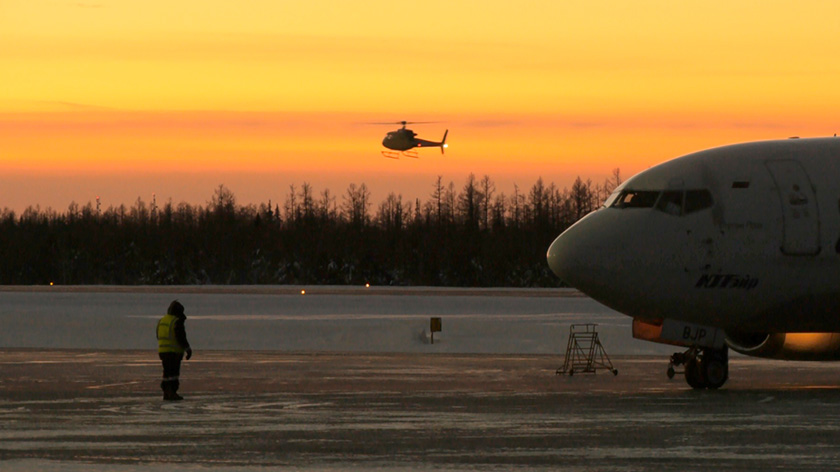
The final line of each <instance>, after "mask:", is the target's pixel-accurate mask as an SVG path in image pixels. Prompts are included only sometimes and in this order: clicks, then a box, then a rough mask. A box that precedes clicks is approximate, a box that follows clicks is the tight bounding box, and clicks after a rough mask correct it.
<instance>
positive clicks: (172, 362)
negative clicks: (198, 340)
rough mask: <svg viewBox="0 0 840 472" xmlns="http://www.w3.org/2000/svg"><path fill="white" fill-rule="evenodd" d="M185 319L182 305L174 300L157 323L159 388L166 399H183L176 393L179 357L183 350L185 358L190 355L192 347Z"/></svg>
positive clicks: (179, 372)
mask: <svg viewBox="0 0 840 472" xmlns="http://www.w3.org/2000/svg"><path fill="white" fill-rule="evenodd" d="M186 319H187V315H185V314H184V305H181V303H180V302H179V301H178V300H175V301H173V302H172V303H170V304H169V309H167V310H166V316H164V317H163V318H161V319H160V321H158V325H157V340H158V355H159V356H160V361H161V362H162V363H163V381H161V383H160V388H161V389H162V390H163V399H164V400H167V401H171V400H183V399H184V397H182V396H180V395H178V387H179V386H180V382H179V379H178V377H179V376H180V375H181V359H183V357H184V353H185V352H186V353H187V360H189V359H190V357H192V349H191V348H190V343H189V342H188V341H187V330H186V328H185V327H184V321H186Z"/></svg>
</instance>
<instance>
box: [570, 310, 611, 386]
mask: <svg viewBox="0 0 840 472" xmlns="http://www.w3.org/2000/svg"><path fill="white" fill-rule="evenodd" d="M596 326H598V325H597V324H595V323H587V324H573V325H571V326H570V327H569V342H568V344H567V345H566V357H565V359H564V362H563V367H561V368H559V369H557V372H556V373H557V375H565V374H568V375H569V376H572V375H574V374H594V373H595V372H596V371H597V370H599V369H601V370H608V371H610V372H612V373H613V375H618V369H616V368H614V367H613V365H612V362H611V361H610V357H609V356H608V355H607V351H605V350H604V346H603V345H602V344H601V340H600V339H598V332H597V331H596V330H595V327H596Z"/></svg>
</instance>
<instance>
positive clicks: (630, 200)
mask: <svg viewBox="0 0 840 472" xmlns="http://www.w3.org/2000/svg"><path fill="white" fill-rule="evenodd" d="M658 196H659V192H657V191H650V190H623V191H622V192H621V193H620V194H619V195H618V198H617V199H616V200H615V201H614V202H613V204H612V207H613V208H653V204H654V203H656V198H657V197H658Z"/></svg>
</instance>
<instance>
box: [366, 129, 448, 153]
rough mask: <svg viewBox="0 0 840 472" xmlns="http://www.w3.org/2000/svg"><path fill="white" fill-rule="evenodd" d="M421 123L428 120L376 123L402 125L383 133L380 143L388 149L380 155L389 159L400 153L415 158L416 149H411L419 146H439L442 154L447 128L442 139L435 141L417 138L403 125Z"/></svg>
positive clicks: (445, 145)
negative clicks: (383, 136)
mask: <svg viewBox="0 0 840 472" xmlns="http://www.w3.org/2000/svg"><path fill="white" fill-rule="evenodd" d="M422 123H430V122H428V121H398V122H396V123H376V124H381V125H385V124H387V125H392V124H393V125H402V128H400V129H398V130H395V131H389V132H388V134H386V135H385V139H383V140H382V145H383V146H385V147H386V148H388V149H390V151H382V155H383V156H385V157H387V158H390V159H399V158H400V155H402V156H404V157H412V158H414V159H417V158H418V157H420V156H419V155H418V154H417V151H415V150H413V149H414V148H420V147H439V148H440V153H441V154H443V150H444V149H445V148H446V147H447V146H448V145H447V144H446V135H447V134H449V130H448V129H447V130H446V132H444V133H443V139H441V140H440V142H436V141H427V140H425V139H420V138H417V133H415V132H414V131H412V130H410V129H406V127H405V125H410V124H422Z"/></svg>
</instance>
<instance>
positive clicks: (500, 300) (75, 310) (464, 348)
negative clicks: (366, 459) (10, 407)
mask: <svg viewBox="0 0 840 472" xmlns="http://www.w3.org/2000/svg"><path fill="white" fill-rule="evenodd" d="M122 290H123V289H122V288H119V289H116V290H115V289H114V288H109V287H102V288H101V289H91V288H90V287H84V288H79V290H73V289H67V288H63V289H62V290H60V291H59V290H55V291H50V290H30V289H26V288H20V289H15V288H9V287H6V288H5V289H4V290H3V291H2V292H0V325H2V326H4V327H5V328H4V329H3V330H2V331H0V348H19V347H32V348H80V349H146V348H148V349H154V348H155V347H156V341H155V334H154V333H155V330H154V328H155V324H156V321H157V319H159V318H160V317H161V316H162V315H163V313H164V312H165V310H166V307H167V306H168V305H169V302H171V301H172V300H173V299H175V298H177V299H179V300H180V301H181V302H182V303H183V304H184V305H185V306H186V313H187V317H188V320H187V333H188V337H189V339H190V342H191V344H192V345H193V347H194V349H196V350H217V349H225V350H227V349H229V350H241V349H245V350H280V351H348V352H446V353H535V354H549V353H561V354H562V353H563V352H564V351H565V347H566V341H567V338H568V333H569V326H570V325H571V324H573V323H597V324H598V331H599V333H600V338H601V341H602V343H603V345H604V346H605V348H606V350H607V352H608V353H609V354H610V355H621V354H628V355H640V354H669V353H670V352H671V351H673V349H672V348H668V347H664V346H659V345H655V344H651V343H646V342H641V341H637V340H634V339H632V337H631V333H630V318H628V317H626V316H623V315H621V314H619V313H617V312H615V311H613V310H611V309H609V308H606V307H604V306H603V305H600V304H598V303H597V302H595V301H593V300H591V299H589V298H586V297H580V296H565V295H567V293H566V292H563V291H561V290H504V289H475V290H469V291H468V292H467V291H460V290H450V291H447V290H446V289H432V288H429V289H422V288H421V289H416V288H413V289H410V290H399V289H396V290H388V289H384V290H380V291H377V292H375V293H374V294H371V293H370V292H369V291H365V289H364V288H358V289H356V288H350V289H347V288H336V289H334V290H326V289H324V288H323V287H312V288H310V289H309V290H308V292H307V293H306V294H305V295H304V294H301V293H300V290H297V289H296V288H295V289H291V290H277V291H271V290H262V291H261V290H258V289H254V288H249V287H241V288H239V289H237V288H233V289H231V288H230V287H224V288H223V287H219V288H218V290H214V289H213V288H209V289H201V290H192V289H190V288H189V287H184V288H182V289H178V288H174V289H173V288H172V287H166V288H161V289H153V288H152V289H150V288H148V287H147V288H145V289H142V290H137V291H128V292H124V291H122ZM301 290H302V289H301ZM178 292H182V293H178ZM431 317H440V318H441V319H442V325H443V331H442V332H440V333H436V334H435V343H434V344H433V345H432V344H430V342H429V341H430V339H429V324H430V318H431Z"/></svg>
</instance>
